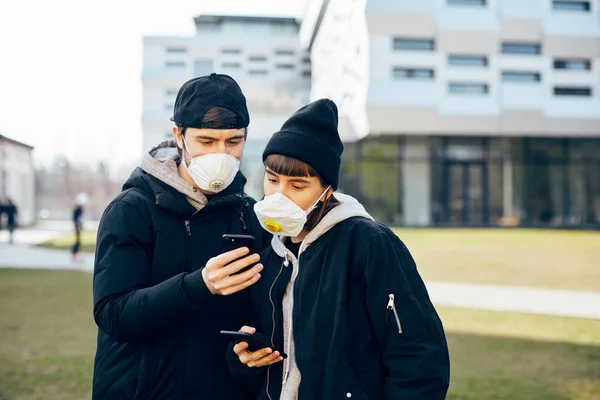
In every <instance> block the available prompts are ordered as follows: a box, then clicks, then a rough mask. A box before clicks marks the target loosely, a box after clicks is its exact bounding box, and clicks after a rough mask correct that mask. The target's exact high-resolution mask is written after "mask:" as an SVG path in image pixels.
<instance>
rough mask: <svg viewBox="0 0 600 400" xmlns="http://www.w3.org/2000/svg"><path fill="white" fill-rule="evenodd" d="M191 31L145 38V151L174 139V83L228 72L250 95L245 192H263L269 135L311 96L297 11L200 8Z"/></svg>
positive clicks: (175, 90) (248, 97)
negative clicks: (289, 14)
mask: <svg viewBox="0 0 600 400" xmlns="http://www.w3.org/2000/svg"><path fill="white" fill-rule="evenodd" d="M195 24H196V35H195V36H191V37H146V38H144V71H143V85H144V105H143V108H144V111H143V116H142V125H143V131H144V140H143V146H144V151H148V150H149V149H150V148H152V147H153V146H155V145H156V144H158V143H160V142H161V141H163V140H166V139H172V138H173V135H172V126H173V124H172V122H171V121H169V118H171V116H172V115H173V106H174V104H175V98H176V95H177V91H178V89H179V88H180V87H181V85H182V84H183V83H184V82H185V81H187V80H189V79H191V78H194V77H197V76H203V75H208V74H210V73H212V72H216V73H223V74H228V75H230V76H232V77H233V78H234V79H235V80H236V81H237V82H238V83H239V85H240V86H241V88H242V90H243V92H244V94H245V95H246V99H247V102H248V109H249V112H250V126H249V128H248V132H249V134H248V143H247V145H246V149H245V155H244V160H243V162H242V170H243V172H245V174H246V175H247V177H248V179H249V182H248V184H247V187H246V188H247V191H248V193H249V194H251V195H253V196H255V197H260V196H261V195H262V175H263V172H262V171H263V169H262V160H261V154H262V150H263V149H264V145H265V144H266V141H267V140H268V139H269V137H270V136H271V134H273V133H274V132H275V131H277V130H278V129H279V128H280V127H281V125H282V124H283V122H284V121H285V120H286V119H287V118H288V117H289V116H290V115H291V114H292V113H293V112H294V111H295V110H297V109H298V108H299V107H301V106H302V105H304V104H306V103H307V102H308V98H309V94H310V82H311V76H310V75H311V64H310V58H309V57H308V56H307V55H306V54H307V53H305V52H304V51H303V50H301V47H300V41H299V38H298V31H299V29H300V26H299V23H298V22H297V21H296V20H295V19H294V18H281V17H244V16H223V15H200V16H198V17H196V18H195Z"/></svg>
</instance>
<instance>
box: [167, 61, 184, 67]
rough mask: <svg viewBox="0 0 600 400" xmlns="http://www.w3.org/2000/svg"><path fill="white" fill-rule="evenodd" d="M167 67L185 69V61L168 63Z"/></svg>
mask: <svg viewBox="0 0 600 400" xmlns="http://www.w3.org/2000/svg"><path fill="white" fill-rule="evenodd" d="M166 66H167V68H172V69H180V68H185V63H184V62H183V61H167V63H166Z"/></svg>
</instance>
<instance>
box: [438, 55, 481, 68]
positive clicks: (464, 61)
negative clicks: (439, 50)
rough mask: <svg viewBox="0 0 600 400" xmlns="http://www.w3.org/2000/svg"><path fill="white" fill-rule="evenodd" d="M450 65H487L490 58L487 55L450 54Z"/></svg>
mask: <svg viewBox="0 0 600 400" xmlns="http://www.w3.org/2000/svg"><path fill="white" fill-rule="evenodd" d="M448 65H451V66H453V67H487V65H488V59H487V57H486V56H458V55H449V56H448Z"/></svg>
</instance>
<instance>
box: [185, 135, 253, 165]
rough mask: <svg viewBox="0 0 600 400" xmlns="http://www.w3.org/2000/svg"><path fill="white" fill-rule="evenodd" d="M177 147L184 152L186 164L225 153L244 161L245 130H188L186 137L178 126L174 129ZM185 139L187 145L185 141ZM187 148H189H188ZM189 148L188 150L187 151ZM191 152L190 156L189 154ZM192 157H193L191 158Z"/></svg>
mask: <svg viewBox="0 0 600 400" xmlns="http://www.w3.org/2000/svg"><path fill="white" fill-rule="evenodd" d="M173 133H174V134H175V140H176V141H177V146H178V147H179V148H180V149H182V150H183V153H182V154H183V155H184V158H185V160H186V162H187V163H188V164H189V163H190V162H191V159H192V158H195V157H200V156H203V155H205V154H214V153H225V154H229V155H232V156H234V157H235V158H237V159H238V160H241V159H242V155H243V153H244V144H245V139H244V134H245V129H244V128H242V129H205V128H201V129H199V128H187V129H186V130H185V137H184V136H183V135H182V134H181V131H180V129H179V128H178V127H177V126H174V127H173ZM184 139H185V145H184V143H183V140H184ZM186 146H187V147H186ZM186 148H187V150H186ZM188 151H189V154H188ZM190 155H191V157H190Z"/></svg>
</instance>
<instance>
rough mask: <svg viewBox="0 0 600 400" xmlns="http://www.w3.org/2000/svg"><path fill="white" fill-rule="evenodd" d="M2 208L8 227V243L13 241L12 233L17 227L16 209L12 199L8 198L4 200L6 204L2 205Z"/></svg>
mask: <svg viewBox="0 0 600 400" xmlns="http://www.w3.org/2000/svg"><path fill="white" fill-rule="evenodd" d="M4 210H5V213H6V217H7V227H8V236H9V239H8V241H9V243H11V244H12V243H14V234H15V230H16V229H17V214H18V209H17V206H16V205H15V203H14V202H13V201H12V199H8V200H7V201H6V205H5V206H4Z"/></svg>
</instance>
